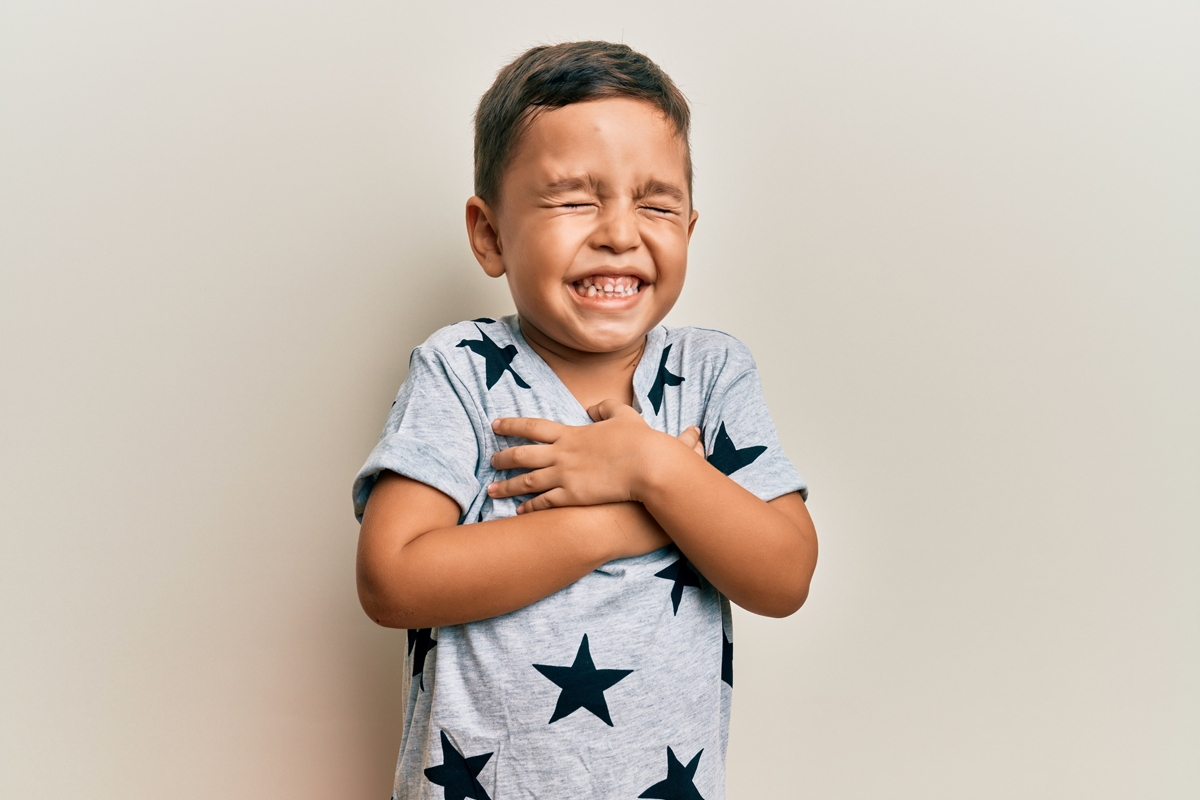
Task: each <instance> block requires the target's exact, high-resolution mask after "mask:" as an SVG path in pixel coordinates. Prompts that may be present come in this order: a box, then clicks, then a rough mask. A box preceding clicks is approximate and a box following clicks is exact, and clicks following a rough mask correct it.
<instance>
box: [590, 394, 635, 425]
mask: <svg viewBox="0 0 1200 800" xmlns="http://www.w3.org/2000/svg"><path fill="white" fill-rule="evenodd" d="M622 408H629V406H627V405H625V404H624V403H622V402H621V401H619V400H612V399H609V400H601V401H600V402H599V403H597V404H596V405H594V406H592V407H591V408H589V409H588V410H587V412H588V416H589V417H591V418H592V422H600V421H601V420H605V419H612V418H613V417H615V416H616V415H617V414H618V413H620V410H621V409H622Z"/></svg>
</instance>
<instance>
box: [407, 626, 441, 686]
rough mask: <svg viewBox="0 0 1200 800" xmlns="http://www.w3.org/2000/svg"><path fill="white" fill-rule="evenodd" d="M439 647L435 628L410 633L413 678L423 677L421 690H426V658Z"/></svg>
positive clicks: (409, 649)
mask: <svg viewBox="0 0 1200 800" xmlns="http://www.w3.org/2000/svg"><path fill="white" fill-rule="evenodd" d="M435 647H437V642H436V641H435V640H434V638H433V628H420V629H418V630H415V631H409V632H408V652H410V653H412V657H413V671H412V674H413V677H414V678H415V677H417V676H418V675H420V676H421V688H422V689H424V688H425V675H424V673H425V656H427V655H429V651H430V650H432V649H433V648H435Z"/></svg>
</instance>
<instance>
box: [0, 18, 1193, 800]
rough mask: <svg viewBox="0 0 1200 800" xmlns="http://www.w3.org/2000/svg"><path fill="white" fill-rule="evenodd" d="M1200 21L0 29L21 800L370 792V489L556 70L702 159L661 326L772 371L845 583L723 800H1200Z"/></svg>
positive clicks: (433, 22) (817, 589)
mask: <svg viewBox="0 0 1200 800" xmlns="http://www.w3.org/2000/svg"><path fill="white" fill-rule="evenodd" d="M1198 8H1200V7H1198V6H1197V5H1196V4H1195V3H1192V2H1178V3H1166V2H1145V1H1144V0H1143V1H1141V2H1132V0H1126V1H1125V2H1110V3H1094V2H1093V3H1083V2H1069V1H1068V0H1048V1H1042V2H1034V1H1032V0H1031V1H1030V2H1011V3H959V2H937V1H936V0H914V2H906V3H892V4H889V3H883V2H833V0H828V1H823V2H816V3H786V4H784V3H779V4H777V5H776V4H767V3H756V2H741V3H727V4H698V3H695V2H690V3H667V2H662V3H645V2H636V3H607V4H603V5H599V6H597V5H594V4H590V5H582V4H563V3H533V2H524V3H514V2H511V0H510V1H509V2H504V3H495V2H493V3H475V4H456V3H420V4H416V3H399V2H365V1H364V2H359V1H355V2H337V3H334V2H327V3H311V2H310V3H300V2H278V3H264V2H244V1H242V0H239V1H238V2H233V0H206V2H191V0H188V2H171V3H153V2H134V0H116V1H114V2H109V3H66V2H59V3H50V2H16V1H15V0H8V2H6V3H4V4H3V5H2V6H0V403H2V408H0V444H2V447H0V492H2V495H0V531H2V534H3V539H2V541H3V552H2V554H0V602H2V604H3V610H4V611H3V623H2V625H3V627H2V629H0V637H2V638H0V641H2V642H3V645H2V648H3V649H2V653H3V655H2V659H3V660H2V662H0V668H2V673H3V674H2V678H3V679H2V681H0V709H2V710H0V795H2V796H4V797H12V798H42V797H46V798H49V797H63V796H86V797H96V798H160V797H171V798H176V800H185V799H190V798H215V797H221V798H255V799H258V798H276V797H278V798H284V797H287V798H369V799H370V800H381V798H383V797H385V796H386V794H387V792H388V788H387V787H388V786H389V785H390V779H391V772H392V769H393V764H394V759H395V756H396V750H397V747H398V744H399V739H400V731H401V727H400V725H401V720H400V699H399V697H398V687H399V680H400V679H399V670H400V668H401V663H402V649H403V647H402V641H403V634H400V633H396V632H392V631H388V630H384V629H381V628H377V627H375V626H374V625H373V624H372V623H370V622H369V620H368V619H367V618H366V616H365V615H363V614H362V612H361V611H360V610H359V608H358V605H357V600H356V597H355V592H354V580H353V557H354V546H355V534H356V526H355V523H354V520H353V518H352V516H351V509H350V500H349V488H350V480H351V477H352V476H353V474H354V472H355V470H356V468H357V467H358V466H359V464H360V463H361V462H362V460H363V459H364V458H365V456H366V454H367V452H368V450H369V449H370V447H371V445H372V444H373V443H374V441H375V438H376V436H377V435H378V432H379V429H380V427H381V425H382V423H383V419H384V416H385V413H386V411H387V408H388V405H389V403H390V401H391V399H392V396H393V394H394V392H395V391H396V388H397V387H398V386H399V383H400V381H401V380H402V379H403V377H404V372H405V365H406V361H407V356H408V352H409V351H410V349H411V348H412V347H414V346H415V345H416V344H418V343H419V342H420V341H422V340H423V339H424V338H425V336H427V335H428V334H429V333H430V332H431V331H432V330H434V329H435V328H436V327H438V326H440V325H443V324H446V323H450V322H453V321H457V320H459V319H463V318H467V317H472V316H478V315H482V314H489V315H499V314H503V313H506V312H507V310H508V309H509V308H510V306H509V302H508V300H507V296H506V293H505V290H504V287H503V285H502V284H495V283H491V282H489V281H488V280H487V279H486V278H485V277H484V276H483V275H482V273H481V272H480V271H479V270H478V268H477V267H475V266H474V264H473V262H472V259H471V256H470V254H469V252H468V250H467V247H466V244H465V240H464V235H463V224H462V221H461V217H462V210H461V209H462V205H463V201H464V200H465V198H466V197H467V196H468V194H470V175H471V164H470V141H471V132H470V117H471V113H472V111H473V106H474V103H475V101H476V100H477V98H478V96H479V95H480V93H481V92H482V91H483V90H484V89H485V88H486V87H487V85H488V84H489V83H490V81H491V78H492V76H493V75H494V73H495V71H496V70H497V69H498V68H499V67H500V66H501V65H502V64H503V63H504V62H505V61H506V60H508V59H509V58H511V57H512V56H514V55H515V54H516V53H518V52H520V51H521V50H523V49H524V48H526V47H527V46H530V45H533V44H536V43H539V42H554V41H562V40H567V39H574V38H608V39H614V40H620V39H622V38H623V39H624V41H626V42H628V43H630V44H632V45H634V46H636V47H638V48H641V49H643V50H645V51H646V52H647V53H649V54H650V55H651V56H652V57H653V58H655V59H656V60H658V61H659V63H660V64H662V65H663V66H664V67H665V68H666V69H667V70H668V71H669V72H670V73H671V74H672V75H673V76H674V77H675V78H676V80H677V81H678V82H679V84H680V85H681V87H682V88H683V90H684V91H685V92H686V93H687V94H688V96H689V97H690V98H691V100H692V102H693V108H694V112H695V138H694V147H695V158H696V164H697V182H696V187H697V197H696V202H697V205H698V207H699V208H700V210H701V219H700V223H699V225H698V227H697V232H696V235H695V238H694V239H693V243H692V271H691V274H690V276H689V282H688V288H687V290H686V291H685V294H684V297H683V299H682V300H681V302H680V304H679V306H678V307H677V309H676V310H675V311H674V312H673V314H672V316H671V318H670V319H669V323H671V324H676V325H682V324H705V325H710V326H714V327H719V328H723V329H725V330H728V331H730V332H732V333H734V334H736V335H737V336H739V337H740V338H742V339H743V340H744V341H745V342H747V343H748V344H749V345H750V347H751V348H752V349H753V351H754V352H755V353H756V355H757V357H758V360H759V364H760V367H761V369H762V373H763V377H764V383H765V388H766V392H767V397H768V401H769V402H770V404H771V407H772V409H773V411H774V414H775V417H776V420H777V422H778V426H779V428H780V432H781V435H782V438H783V441H784V443H785V446H786V447H787V449H788V452H789V454H790V455H791V456H792V458H793V460H794V461H795V462H796V463H797V465H798V466H799V468H800V470H801V472H802V473H803V474H804V475H805V476H806V477H807V478H808V479H809V481H810V483H811V484H812V487H813V492H812V502H811V509H812V513H813V516H814V517H815V519H816V521H817V525H818V530H819V532H820V534H821V543H822V555H821V564H820V566H819V568H818V571H817V576H816V579H815V582H814V585H813V591H812V596H811V599H810V601H809V603H808V605H807V606H806V607H805V608H804V609H803V610H802V611H801V612H800V613H799V614H798V615H796V616H795V617H793V618H790V619H788V620H784V621H777V620H765V619H757V618H752V617H750V616H749V615H745V614H742V615H740V616H739V617H738V619H737V626H738V627H737V643H738V665H737V669H738V673H737V676H738V680H737V693H736V698H737V699H736V704H735V708H736V710H735V718H734V730H733V735H732V743H731V749H730V756H729V794H730V797H731V798H732V799H733V800H741V798H750V797H768V796H770V797H781V798H921V799H922V800H925V799H927V798H946V799H947V800H950V799H953V800H958V799H959V798H997V799H998V800H999V799H1003V800H1011V798H1048V799H1050V798H1052V799H1054V800H1059V799H1060V798H1088V799H1089V800H1097V799H1100V798H1195V797H1197V796H1200V761H1198V759H1197V753H1200V693H1198V689H1197V679H1196V676H1197V675H1200V642H1198V639H1200V637H1198V634H1200V624H1198V623H1200V591H1198V588H1197V585H1198V583H1200V581H1198V578H1200V572H1198V569H1197V560H1198V556H1200V544H1198V542H1200V536H1198V534H1200V515H1198V512H1197V491H1196V488H1195V487H1196V484H1197V480H1198V479H1200V430H1198V429H1200V415H1198V414H1197V409H1198V408H1200V374H1198V368H1197V365H1198V364H1200V308H1198V306H1200V147H1197V143H1198V142H1200V58H1198V57H1197V44H1196V43H1197V41H1200V13H1198V10H1197V9H1198Z"/></svg>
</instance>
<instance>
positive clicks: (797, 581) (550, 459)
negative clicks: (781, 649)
mask: <svg viewBox="0 0 1200 800" xmlns="http://www.w3.org/2000/svg"><path fill="white" fill-rule="evenodd" d="M589 413H590V414H591V415H592V418H593V419H595V420H596V423H595V424H593V425H585V426H579V427H574V426H568V425H561V424H559V423H555V422H549V421H547V420H538V419H529V418H510V419H500V420H496V421H495V422H494V423H493V426H492V427H493V429H494V430H495V431H496V433H498V434H501V435H504V436H519V437H524V438H529V439H533V440H535V441H540V442H548V443H549V445H532V446H521V447H513V448H509V449H507V450H503V451H501V452H500V453H497V454H496V455H495V456H494V457H493V459H492V463H493V465H494V466H495V467H496V468H497V469H512V468H516V467H523V468H529V469H532V470H533V471H532V472H527V473H525V474H523V475H519V476H517V477H515V478H510V479H509V480H507V481H501V482H498V483H495V484H493V485H492V487H491V488H490V490H489V491H490V494H491V495H492V496H493V497H507V496H515V495H518V494H535V493H540V494H539V495H538V496H537V497H535V498H533V499H532V500H529V501H527V502H526V503H523V504H522V505H521V507H520V508H518V512H519V513H520V515H521V518H524V517H527V516H528V517H530V518H534V517H537V516H539V515H540V514H544V513H548V512H547V511H546V509H550V510H561V508H562V507H567V506H581V505H582V506H586V505H590V504H593V503H611V502H616V501H622V500H634V501H637V502H640V503H642V504H644V506H645V508H646V510H647V511H649V512H650V514H651V515H653V517H654V519H655V520H657V521H658V523H659V525H661V526H662V527H663V529H664V530H665V531H666V533H667V535H668V536H670V537H671V539H672V540H674V541H675V543H676V544H677V545H679V548H680V550H682V551H683V553H684V554H685V555H686V556H687V557H688V560H689V561H691V562H692V563H693V564H694V565H695V566H696V567H697V568H698V569H699V570H700V572H701V573H702V574H703V575H704V577H705V578H707V579H708V580H709V581H711V582H712V583H713V585H714V586H716V587H717V589H719V590H720V591H721V592H722V593H723V594H724V595H725V596H726V597H728V598H729V599H730V600H732V601H733V602H735V603H737V604H738V605H739V606H741V607H742V608H745V609H746V610H748V611H752V612H754V613H756V614H763V615H766V616H773V617H783V616H787V615H789V614H791V613H793V612H795V611H796V610H797V609H799V608H800V606H801V605H802V604H803V603H804V601H805V599H806V598H807V597H808V586H809V582H810V580H811V579H812V574H813V570H814V569H815V567H816V562H817V538H816V531H815V530H814V528H813V524H812V519H811V518H810V517H809V515H808V509H807V508H806V507H805V505H804V501H803V500H802V499H801V498H800V495H799V494H798V493H796V492H791V493H789V494H786V495H783V496H782V497H778V498H775V499H774V500H772V501H770V502H764V501H763V500H760V499H759V498H758V497H756V496H755V495H754V494H752V493H750V492H749V491H747V490H746V489H744V488H742V487H741V486H739V485H738V484H737V483H736V482H735V481H733V480H732V479H730V478H729V477H727V476H726V475H724V474H723V473H721V472H720V471H719V470H718V469H716V468H715V467H713V466H712V465H711V464H709V463H708V462H707V461H706V460H705V459H703V458H699V457H697V455H696V453H695V452H694V451H693V449H692V448H691V447H690V446H689V442H688V441H686V440H684V437H681V438H680V439H675V438H673V437H671V436H669V435H667V434H665V433H660V432H658V431H655V430H653V429H652V428H650V427H649V426H648V425H647V424H646V423H645V421H644V420H643V419H642V418H641V415H639V414H638V413H637V412H636V411H634V410H633V409H632V408H630V407H628V406H625V405H623V404H621V403H617V402H616V401H611V400H610V401H605V402H604V403H601V404H599V405H598V406H595V407H593V408H592V409H589ZM529 511H537V513H534V514H530V513H528V512H529Z"/></svg>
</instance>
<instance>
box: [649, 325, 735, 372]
mask: <svg viewBox="0 0 1200 800" xmlns="http://www.w3.org/2000/svg"><path fill="white" fill-rule="evenodd" d="M664 331H665V333H666V338H665V339H664V341H663V346H664V349H665V348H666V347H670V348H671V349H672V350H673V351H676V352H678V353H679V357H680V358H681V359H683V361H685V362H688V363H690V364H694V365H696V366H700V367H702V368H703V369H704V371H705V372H713V373H725V374H729V373H734V374H737V373H741V372H745V371H748V370H752V369H755V368H756V367H755V363H754V356H753V355H752V354H751V353H750V348H748V347H747V346H746V345H745V344H743V343H742V342H741V340H739V339H738V338H737V337H736V336H734V335H732V334H730V333H726V332H725V331H720V330H717V329H716V328H702V327H699V326H690V327H686V328H664Z"/></svg>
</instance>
